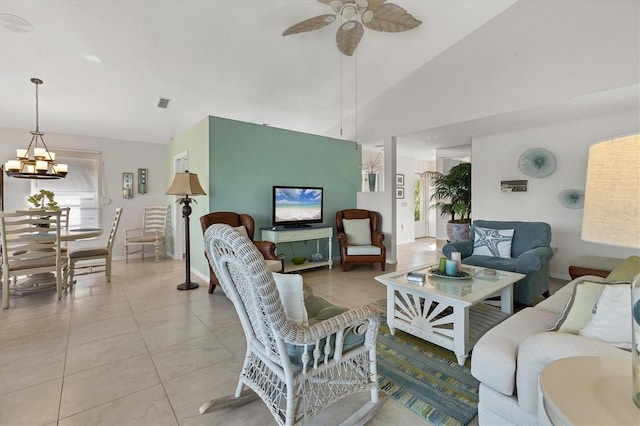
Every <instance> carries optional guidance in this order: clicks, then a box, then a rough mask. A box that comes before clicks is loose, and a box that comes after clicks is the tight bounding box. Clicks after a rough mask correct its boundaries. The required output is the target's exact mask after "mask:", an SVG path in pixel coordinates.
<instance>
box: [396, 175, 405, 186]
mask: <svg viewBox="0 0 640 426" xmlns="http://www.w3.org/2000/svg"><path fill="white" fill-rule="evenodd" d="M396 185H398V186H404V175H403V174H400V173H398V174H397V175H396Z"/></svg>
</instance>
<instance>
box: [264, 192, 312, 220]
mask: <svg viewBox="0 0 640 426" xmlns="http://www.w3.org/2000/svg"><path fill="white" fill-rule="evenodd" d="M275 203H276V209H275V216H276V222H289V221H304V220H319V219H321V218H322V216H321V215H322V190H320V189H297V188H276V199H275Z"/></svg>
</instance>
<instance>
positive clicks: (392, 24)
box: [362, 3, 422, 33]
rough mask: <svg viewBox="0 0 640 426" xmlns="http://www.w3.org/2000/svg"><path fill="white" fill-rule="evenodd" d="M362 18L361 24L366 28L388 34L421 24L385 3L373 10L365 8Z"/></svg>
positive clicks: (405, 12)
mask: <svg viewBox="0 0 640 426" xmlns="http://www.w3.org/2000/svg"><path fill="white" fill-rule="evenodd" d="M369 12H373V13H369ZM362 16H363V19H362V22H363V24H364V25H365V26H366V27H367V28H370V29H372V30H375V31H382V32H389V33H398V32H402V31H409V30H410V29H413V28H415V27H417V26H418V25H420V24H422V21H419V20H417V19H416V18H414V17H413V16H412V15H411V14H410V13H408V12H407V11H406V10H404V9H403V8H401V7H400V6H398V5H397V4H393V3H385V4H383V5H381V6H380V7H379V8H377V9H375V10H372V9H370V8H367V10H365V11H364V12H363V14H362ZM365 17H366V18H365Z"/></svg>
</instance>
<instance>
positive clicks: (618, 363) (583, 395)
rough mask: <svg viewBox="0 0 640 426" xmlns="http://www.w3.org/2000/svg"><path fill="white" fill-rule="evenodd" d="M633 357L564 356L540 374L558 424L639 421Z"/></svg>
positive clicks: (549, 408) (547, 407)
mask: <svg viewBox="0 0 640 426" xmlns="http://www.w3.org/2000/svg"><path fill="white" fill-rule="evenodd" d="M631 375H632V368H631V359H630V358H629V359H628V360H625V359H624V358H605V357H594V356H580V357H571V358H562V359H559V360H557V361H554V362H552V363H550V364H549V365H547V366H546V367H545V368H544V370H542V374H540V387H541V389H542V394H543V397H544V407H545V410H546V411H547V415H548V416H549V419H551V422H552V423H553V424H555V425H635V426H637V425H640V409H639V408H638V407H636V404H635V403H634V402H633V399H632V396H631V387H632V384H631Z"/></svg>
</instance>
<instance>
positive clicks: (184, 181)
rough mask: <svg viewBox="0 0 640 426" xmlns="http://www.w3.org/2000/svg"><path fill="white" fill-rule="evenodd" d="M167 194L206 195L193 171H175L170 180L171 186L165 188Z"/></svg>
mask: <svg viewBox="0 0 640 426" xmlns="http://www.w3.org/2000/svg"><path fill="white" fill-rule="evenodd" d="M166 194H167V195H185V196H186V195H207V193H206V192H204V189H202V186H200V181H199V180H198V175H197V174H195V173H189V172H188V171H185V172H184V173H176V175H175V176H174V178H173V182H171V186H170V187H169V189H167V193H166Z"/></svg>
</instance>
